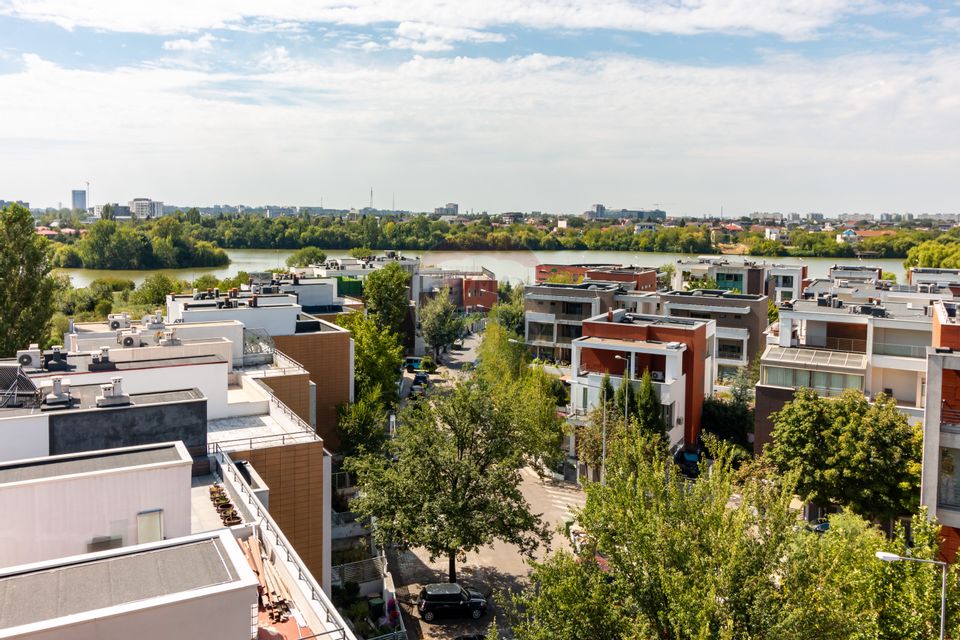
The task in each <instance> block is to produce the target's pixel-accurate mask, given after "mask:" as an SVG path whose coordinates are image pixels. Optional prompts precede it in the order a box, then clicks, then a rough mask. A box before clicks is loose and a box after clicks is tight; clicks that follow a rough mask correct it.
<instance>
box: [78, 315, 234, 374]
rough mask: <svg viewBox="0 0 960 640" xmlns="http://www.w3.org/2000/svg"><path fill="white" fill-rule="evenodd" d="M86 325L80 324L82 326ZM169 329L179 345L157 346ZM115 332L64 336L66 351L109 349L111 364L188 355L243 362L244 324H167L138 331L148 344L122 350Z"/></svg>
mask: <svg viewBox="0 0 960 640" xmlns="http://www.w3.org/2000/svg"><path fill="white" fill-rule="evenodd" d="M82 326H85V325H79V326H78V328H79V327H82ZM164 330H172V331H173V332H174V335H175V336H176V338H177V339H178V340H179V341H180V344H176V345H168V346H160V345H159V344H158V342H159V338H158V337H157V334H158V333H159V334H160V336H161V337H162V335H163V331H164ZM117 335H118V332H117V331H110V330H107V329H106V328H104V330H102V331H89V330H83V331H77V332H75V333H71V334H68V335H67V336H65V340H64V345H65V347H66V349H67V351H71V352H77V351H86V352H93V351H99V350H100V348H101V347H110V359H111V360H113V361H114V362H132V361H135V360H150V359H154V358H183V357H188V356H205V355H216V356H220V357H222V358H223V359H224V360H226V361H227V362H228V363H230V364H231V369H232V368H233V366H234V365H236V366H239V365H242V363H243V324H242V323H240V322H237V321H230V320H225V321H218V322H206V323H191V324H189V325H188V324H183V323H177V324H172V323H167V324H166V325H165V326H164V329H163V330H157V331H141V335H142V339H144V340H147V341H149V343H148V344H147V345H146V346H143V347H124V346H123V344H122V343H118V341H117Z"/></svg>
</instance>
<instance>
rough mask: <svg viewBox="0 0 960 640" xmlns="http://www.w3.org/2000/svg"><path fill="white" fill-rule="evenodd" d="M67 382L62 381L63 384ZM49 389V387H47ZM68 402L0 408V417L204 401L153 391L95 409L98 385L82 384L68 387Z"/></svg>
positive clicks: (184, 392) (185, 393)
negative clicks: (122, 402)
mask: <svg viewBox="0 0 960 640" xmlns="http://www.w3.org/2000/svg"><path fill="white" fill-rule="evenodd" d="M68 381H69V380H68V379H66V378H65V379H64V384H66V383H67V382H68ZM47 389H49V387H47ZM41 391H42V389H41ZM67 391H69V396H70V400H69V402H68V403H66V404H63V405H49V404H42V405H40V406H39V407H37V406H29V405H28V403H24V406H20V407H0V417H6V416H16V415H30V414H32V413H36V412H37V411H78V410H87V409H96V410H98V411H111V410H114V409H124V408H126V407H129V406H145V405H152V404H166V403H173V402H189V401H193V400H205V397H204V395H203V394H202V393H200V391H198V390H197V389H180V390H176V391H155V392H148V393H131V394H129V398H130V403H129V404H122V405H114V406H108V407H97V396H99V395H100V394H101V389H100V385H99V384H84V385H75V386H70V387H69V389H68V390H67Z"/></svg>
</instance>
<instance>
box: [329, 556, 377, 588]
mask: <svg viewBox="0 0 960 640" xmlns="http://www.w3.org/2000/svg"><path fill="white" fill-rule="evenodd" d="M386 577H387V558H386V556H382V555H381V556H377V557H376V558H368V559H367V560H361V561H359V562H350V563H348V564H341V565H337V566H335V567H332V568H331V570H330V581H331V582H332V583H333V584H337V585H340V586H343V585H344V584H346V583H347V582H356V583H357V584H360V583H361V582H372V581H374V580H382V579H383V578H386Z"/></svg>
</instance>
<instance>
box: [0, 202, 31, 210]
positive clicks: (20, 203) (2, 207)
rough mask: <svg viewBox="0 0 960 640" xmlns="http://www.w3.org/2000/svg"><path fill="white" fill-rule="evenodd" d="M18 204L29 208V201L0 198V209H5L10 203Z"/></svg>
mask: <svg viewBox="0 0 960 640" xmlns="http://www.w3.org/2000/svg"><path fill="white" fill-rule="evenodd" d="M13 204H19V205H20V206H22V207H24V208H26V209H29V208H30V203H29V202H24V201H23V200H0V209H6V208H7V207H9V206H10V205H13Z"/></svg>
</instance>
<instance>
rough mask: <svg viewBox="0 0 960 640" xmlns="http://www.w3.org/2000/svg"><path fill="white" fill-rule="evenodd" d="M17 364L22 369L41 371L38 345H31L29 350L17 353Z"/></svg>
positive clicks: (41, 363)
mask: <svg viewBox="0 0 960 640" xmlns="http://www.w3.org/2000/svg"><path fill="white" fill-rule="evenodd" d="M17 363H18V364H19V365H20V366H21V367H23V368H24V369H42V368H43V353H42V352H41V351H40V345H37V344H31V345H30V348H29V349H22V350H20V351H17Z"/></svg>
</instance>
